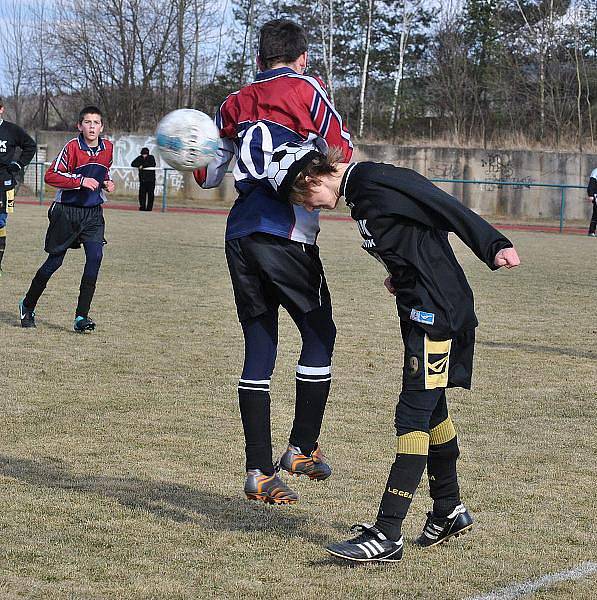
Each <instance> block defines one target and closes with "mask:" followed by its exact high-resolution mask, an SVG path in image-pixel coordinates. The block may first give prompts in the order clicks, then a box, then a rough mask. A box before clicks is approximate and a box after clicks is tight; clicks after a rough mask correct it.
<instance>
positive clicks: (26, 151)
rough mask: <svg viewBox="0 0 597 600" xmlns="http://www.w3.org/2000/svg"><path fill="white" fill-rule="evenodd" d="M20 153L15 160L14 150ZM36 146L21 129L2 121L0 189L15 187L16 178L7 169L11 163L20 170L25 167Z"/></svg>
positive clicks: (0, 134) (0, 125)
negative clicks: (16, 165)
mask: <svg viewBox="0 0 597 600" xmlns="http://www.w3.org/2000/svg"><path fill="white" fill-rule="evenodd" d="M17 148H19V149H20V151H21V153H20V156H19V157H18V159H15V153H16V149H17ZM36 150H37V146H36V144H35V140H34V139H33V138H32V137H31V136H30V135H29V134H28V133H27V132H26V131H25V130H24V129H22V128H21V127H19V126H18V125H15V124H14V123H10V122H9V121H2V123H0V189H4V190H11V189H12V188H14V187H15V185H16V183H17V182H16V178H15V175H14V174H13V173H10V172H9V171H8V169H7V167H8V165H10V163H11V162H13V161H14V162H17V163H18V164H19V167H20V168H21V172H22V169H23V167H26V166H27V165H28V164H29V163H30V162H31V159H32V158H33V157H34V156H35V152H36Z"/></svg>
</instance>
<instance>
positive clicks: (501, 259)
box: [493, 248, 520, 269]
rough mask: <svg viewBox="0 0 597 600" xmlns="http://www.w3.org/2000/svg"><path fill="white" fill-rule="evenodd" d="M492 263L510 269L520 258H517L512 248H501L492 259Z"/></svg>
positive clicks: (516, 264) (516, 253) (515, 265)
mask: <svg viewBox="0 0 597 600" xmlns="http://www.w3.org/2000/svg"><path fill="white" fill-rule="evenodd" d="M493 264H494V265H495V266H496V267H498V269H499V268H500V267H506V269H512V268H513V267H517V266H518V265H519V264H520V258H518V252H516V250H515V249H514V248H502V249H501V250H500V251H499V252H498V253H497V254H496V255H495V258H494V259H493Z"/></svg>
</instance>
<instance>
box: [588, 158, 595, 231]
mask: <svg viewBox="0 0 597 600" xmlns="http://www.w3.org/2000/svg"><path fill="white" fill-rule="evenodd" d="M587 196H589V202H592V203H593V214H592V215H591V222H590V223H589V233H588V235H589V236H590V237H597V236H596V235H595V230H597V169H593V170H592V171H591V175H590V176H589V185H588V186H587Z"/></svg>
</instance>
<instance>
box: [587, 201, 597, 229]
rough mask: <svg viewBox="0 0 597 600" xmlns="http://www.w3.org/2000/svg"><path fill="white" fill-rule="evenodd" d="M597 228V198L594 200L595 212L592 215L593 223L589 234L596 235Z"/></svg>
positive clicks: (590, 225)
mask: <svg viewBox="0 0 597 600" xmlns="http://www.w3.org/2000/svg"><path fill="white" fill-rule="evenodd" d="M596 230H597V200H593V214H592V215H591V223H590V224H589V235H595V231H596Z"/></svg>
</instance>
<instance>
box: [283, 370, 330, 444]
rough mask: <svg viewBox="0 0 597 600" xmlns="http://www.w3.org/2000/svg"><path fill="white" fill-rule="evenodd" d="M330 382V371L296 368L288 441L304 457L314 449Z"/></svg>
mask: <svg viewBox="0 0 597 600" xmlns="http://www.w3.org/2000/svg"><path fill="white" fill-rule="evenodd" d="M303 371H317V373H311V374H309V373H303ZM331 379H332V377H331V368H330V367H302V366H301V365H298V367H297V373H296V403H295V407H294V422H293V424H292V431H291V432H290V439H289V441H290V443H291V444H292V445H293V446H298V447H299V448H300V449H301V451H302V453H303V454H305V455H306V456H309V454H311V452H313V450H315V448H317V440H318V439H319V433H320V432H321V423H322V422H323V413H324V412H325V406H326V403H327V399H328V396H329V394H330V384H331Z"/></svg>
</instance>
